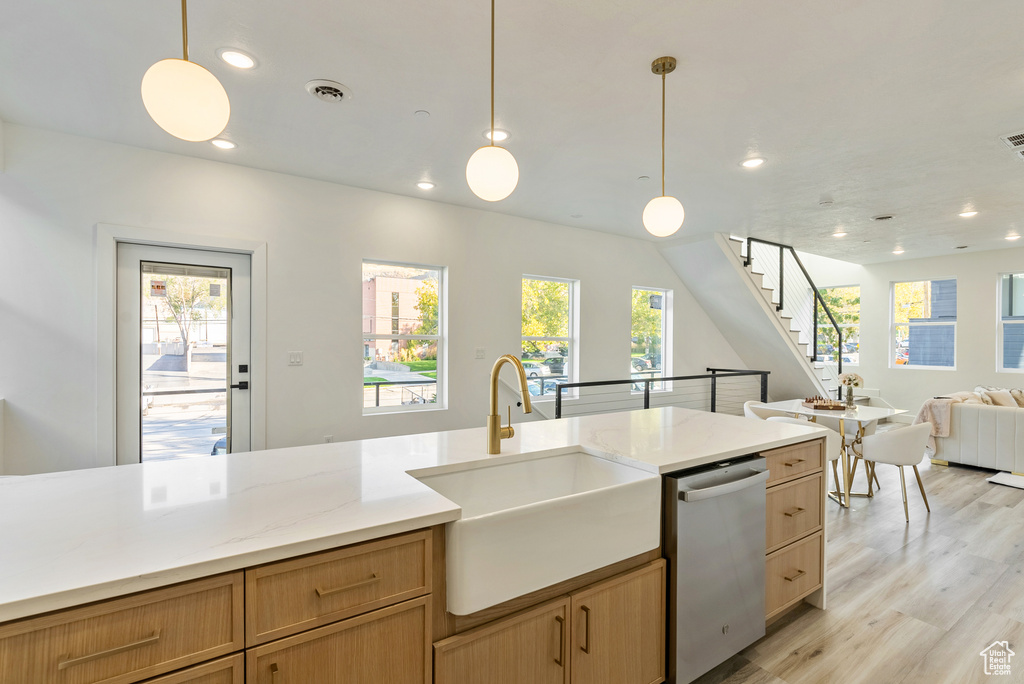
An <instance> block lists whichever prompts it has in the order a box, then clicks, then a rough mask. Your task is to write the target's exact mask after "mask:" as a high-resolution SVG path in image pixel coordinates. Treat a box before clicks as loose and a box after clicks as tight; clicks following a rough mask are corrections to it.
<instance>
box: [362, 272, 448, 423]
mask: <svg viewBox="0 0 1024 684" xmlns="http://www.w3.org/2000/svg"><path fill="white" fill-rule="evenodd" d="M441 275H442V271H441V269H439V268H431V267H421V266H412V265H398V264H379V263H370V262H363V286H362V287H363V293H362V294H363V409H364V410H371V411H372V410H375V409H379V408H387V409H388V410H395V409H396V408H403V407H404V408H415V407H420V406H423V405H425V404H431V405H436V403H437V401H438V396H439V391H438V388H439V383H440V382H442V381H443V375H439V374H441V373H443V369H442V368H440V367H439V363H440V361H441V360H443V358H444V355H443V353H442V352H443V343H444V340H443V338H442V337H441V330H442V324H441V322H442V311H441V297H440V292H441Z"/></svg>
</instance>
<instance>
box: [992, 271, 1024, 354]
mask: <svg viewBox="0 0 1024 684" xmlns="http://www.w3.org/2000/svg"><path fill="white" fill-rule="evenodd" d="M999 359H1000V367H999V369H998V370H1000V371H1024V273H1005V274H1003V275H1002V276H1000V278H999Z"/></svg>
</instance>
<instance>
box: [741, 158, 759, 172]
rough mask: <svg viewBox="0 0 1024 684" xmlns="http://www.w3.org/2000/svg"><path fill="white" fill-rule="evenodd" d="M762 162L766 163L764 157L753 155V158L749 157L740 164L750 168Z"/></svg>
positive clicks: (754, 167)
mask: <svg viewBox="0 0 1024 684" xmlns="http://www.w3.org/2000/svg"><path fill="white" fill-rule="evenodd" d="M761 164H764V159H763V158H761V157H753V158H751V159H747V160H746V161H744V162H743V163H742V164H740V166H743V167H744V168H748V169H756V168H757V167H758V166H760V165H761Z"/></svg>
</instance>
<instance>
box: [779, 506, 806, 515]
mask: <svg viewBox="0 0 1024 684" xmlns="http://www.w3.org/2000/svg"><path fill="white" fill-rule="evenodd" d="M806 512H807V509H806V508H800V507H799V506H797V507H795V508H794V509H793V510H791V511H786V512H785V513H783V515H784V516H786V517H787V518H795V517H796V516H798V515H800V514H801V513H806Z"/></svg>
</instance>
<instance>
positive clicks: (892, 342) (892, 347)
mask: <svg viewBox="0 0 1024 684" xmlns="http://www.w3.org/2000/svg"><path fill="white" fill-rule="evenodd" d="M943 280H952V281H954V282H957V278H956V276H943V277H936V278H915V279H913V280H891V281H889V348H888V351H887V352H886V353H887V354H888V357H889V361H888V366H889V368H891V369H894V370H939V371H955V370H956V369H957V366H956V358H957V351H958V350H959V346H960V345H959V342H960V339H959V337H960V335H959V331H958V330H957V323H959V321H960V286H959V283H957V291H956V311H957V317H956V320H953V321H936V322H931V323H910V322H909V321H908V322H907V323H897V322H896V286H897V285H899V284H902V283H934V282H939V281H943ZM899 326H906V327H907V339H910V328H911V327H914V326H919V327H925V326H928V327H941V326H952V327H953V365H951V366H924V365H916V364H915V365H911V364H898V363H896V353H895V352H896V330H897V328H898V327H899Z"/></svg>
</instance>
